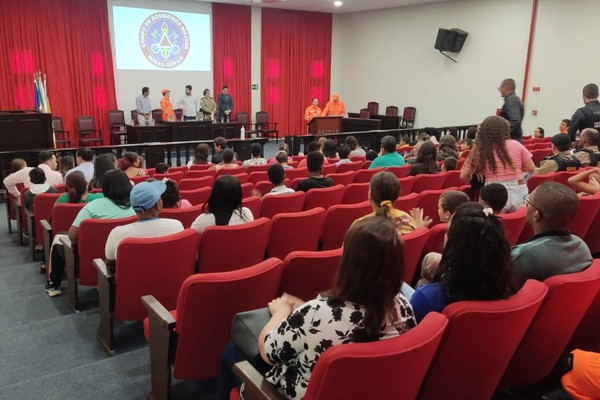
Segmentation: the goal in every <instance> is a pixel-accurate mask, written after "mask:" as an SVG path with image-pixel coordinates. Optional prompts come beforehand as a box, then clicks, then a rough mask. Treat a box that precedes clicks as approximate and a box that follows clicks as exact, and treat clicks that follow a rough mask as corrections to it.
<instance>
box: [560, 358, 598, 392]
mask: <svg viewBox="0 0 600 400" xmlns="http://www.w3.org/2000/svg"><path fill="white" fill-rule="evenodd" d="M570 355H571V357H572V359H571V362H570V363H569V365H570V366H571V369H570V370H568V371H567V372H566V373H565V374H564V375H563V376H562V378H561V383H562V387H563V388H564V389H565V391H566V392H567V393H569V395H571V397H572V398H573V399H577V400H592V399H598V393H600V374H599V373H598V371H599V370H600V353H594V352H591V351H583V350H580V349H575V350H573V351H572V352H571V353H570Z"/></svg>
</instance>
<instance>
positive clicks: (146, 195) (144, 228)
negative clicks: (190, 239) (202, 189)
mask: <svg viewBox="0 0 600 400" xmlns="http://www.w3.org/2000/svg"><path fill="white" fill-rule="evenodd" d="M166 188H167V186H166V185H165V184H164V182H162V181H153V182H141V183H138V184H137V185H135V186H134V187H133V189H131V194H130V195H129V201H130V202H131V208H133V210H134V211H135V215H136V216H137V219H138V220H137V222H134V223H132V224H129V225H123V226H118V227H116V228H114V229H113V230H112V231H111V232H110V234H109V235H108V239H107V240H106V247H105V248H104V253H105V257H106V262H107V264H114V261H115V260H116V258H117V248H118V247H119V244H120V243H121V241H122V240H123V239H126V238H138V239H139V238H156V237H161V236H167V235H171V234H173V233H177V232H181V231H183V229H184V228H183V225H182V224H181V222H179V221H178V220H176V219H168V218H159V217H158V214H160V211H161V210H162V208H163V207H162V200H161V198H160V195H161V194H163V193H164V191H165V189H166Z"/></svg>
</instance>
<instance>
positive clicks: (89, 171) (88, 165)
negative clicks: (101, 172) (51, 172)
mask: <svg viewBox="0 0 600 400" xmlns="http://www.w3.org/2000/svg"><path fill="white" fill-rule="evenodd" d="M93 160H94V153H93V152H92V149H90V148H89V147H80V148H79V149H78V150H77V153H75V162H76V163H77V166H76V167H75V168H71V169H70V170H68V171H67V173H66V175H65V178H66V176H67V175H69V174H70V173H71V172H73V171H81V172H82V173H83V176H84V177H85V180H86V181H87V182H89V181H91V180H92V178H93V177H94V163H93V162H92V161H93Z"/></svg>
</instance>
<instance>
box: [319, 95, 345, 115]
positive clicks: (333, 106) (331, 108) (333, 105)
mask: <svg viewBox="0 0 600 400" xmlns="http://www.w3.org/2000/svg"><path fill="white" fill-rule="evenodd" d="M328 115H340V116H342V117H343V116H345V115H346V106H345V105H344V102H343V101H341V100H340V95H339V93H334V94H332V95H331V100H330V101H329V102H328V103H327V105H326V106H325V108H324V109H323V112H322V113H321V117H326V116H328Z"/></svg>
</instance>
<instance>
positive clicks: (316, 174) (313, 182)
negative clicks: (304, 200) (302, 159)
mask: <svg viewBox="0 0 600 400" xmlns="http://www.w3.org/2000/svg"><path fill="white" fill-rule="evenodd" d="M323 163H325V157H323V154H321V153H319V152H318V151H313V152H312V153H308V156H307V157H306V166H307V167H308V178H306V179H303V180H301V181H300V183H299V184H298V188H297V189H296V191H298V192H299V191H302V192H308V191H309V190H310V189H318V188H326V187H331V186H333V180H332V179H331V178H329V177H326V176H323Z"/></svg>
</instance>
